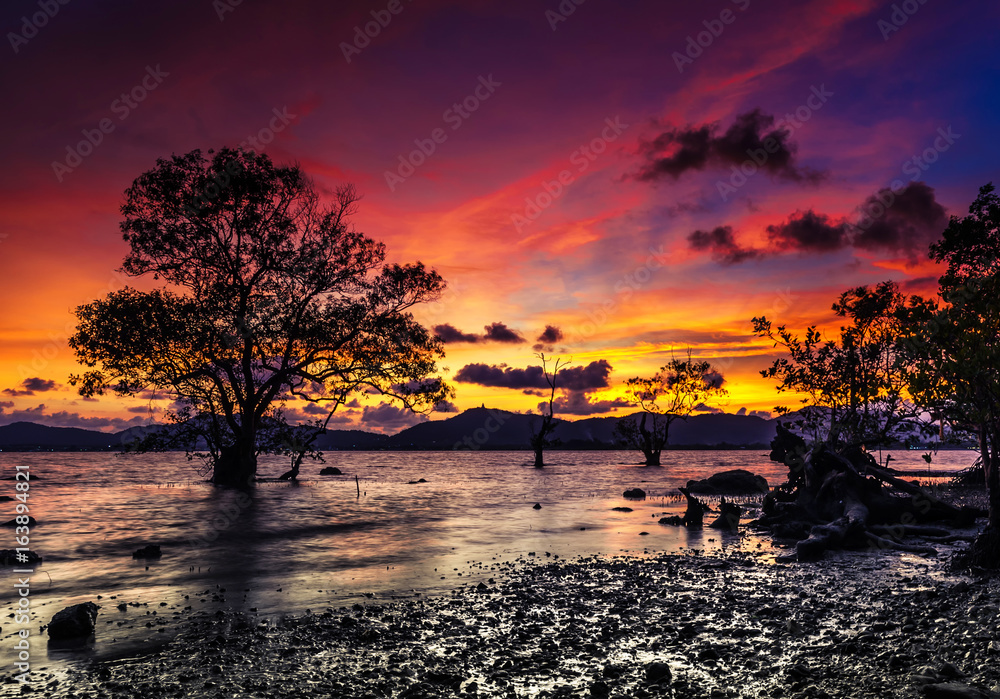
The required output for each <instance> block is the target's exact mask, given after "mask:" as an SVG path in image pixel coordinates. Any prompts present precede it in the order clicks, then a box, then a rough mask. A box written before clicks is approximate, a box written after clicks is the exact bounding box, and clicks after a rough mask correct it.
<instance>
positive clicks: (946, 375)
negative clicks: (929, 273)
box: [908, 184, 1000, 568]
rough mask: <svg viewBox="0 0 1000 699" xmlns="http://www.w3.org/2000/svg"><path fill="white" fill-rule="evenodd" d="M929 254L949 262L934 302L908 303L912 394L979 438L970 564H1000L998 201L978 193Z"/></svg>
mask: <svg viewBox="0 0 1000 699" xmlns="http://www.w3.org/2000/svg"><path fill="white" fill-rule="evenodd" d="M931 256H932V257H933V258H934V259H935V260H937V261H938V262H944V263H946V264H947V265H948V268H947V270H946V272H945V273H944V274H943V275H942V276H941V278H940V302H937V301H923V300H921V299H914V302H913V312H914V316H913V320H914V322H913V323H912V326H911V328H910V333H909V336H908V339H909V341H910V343H911V344H912V346H913V347H914V348H915V350H916V351H917V352H918V353H919V355H920V362H919V365H918V367H917V370H916V371H915V372H914V375H913V377H912V385H913V391H914V394H915V396H916V397H917V398H918V399H919V400H920V402H921V403H922V404H924V405H925V406H926V407H927V408H928V409H929V410H934V411H936V412H938V413H939V414H941V415H943V416H945V418H946V419H947V420H948V421H949V422H950V423H952V424H953V425H955V426H956V427H958V428H960V429H962V428H964V429H965V430H966V431H967V432H971V433H973V434H975V435H976V436H977V438H978V440H979V450H980V456H981V459H982V463H983V469H984V472H985V476H986V485H987V489H988V493H989V523H988V525H987V527H986V529H985V530H984V531H983V532H982V533H981V534H980V536H979V538H978V539H977V540H976V542H975V544H974V545H973V547H972V549H971V550H970V552H969V553H970V555H969V562H970V563H971V564H973V565H977V566H980V567H986V568H997V567H1000V197H998V196H997V194H996V192H995V191H994V188H993V185H992V184H987V185H985V186H984V187H982V188H981V189H980V191H979V196H978V197H977V198H976V200H975V201H974V202H973V203H972V205H971V206H970V207H969V214H968V215H967V216H965V217H962V218H958V217H955V216H953V217H952V218H951V221H950V223H949V224H948V227H947V229H946V230H945V231H944V234H943V236H942V238H941V240H940V241H939V242H937V243H935V244H934V245H932V246H931Z"/></svg>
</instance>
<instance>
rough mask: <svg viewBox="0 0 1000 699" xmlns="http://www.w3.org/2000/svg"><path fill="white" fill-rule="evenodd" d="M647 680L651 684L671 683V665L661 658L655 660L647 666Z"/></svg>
mask: <svg viewBox="0 0 1000 699" xmlns="http://www.w3.org/2000/svg"><path fill="white" fill-rule="evenodd" d="M646 682H648V683H650V684H660V683H663V684H666V683H669V682H670V666H669V665H667V664H666V663H664V662H660V661H659V660H654V661H653V662H651V663H650V664H649V665H647V666H646Z"/></svg>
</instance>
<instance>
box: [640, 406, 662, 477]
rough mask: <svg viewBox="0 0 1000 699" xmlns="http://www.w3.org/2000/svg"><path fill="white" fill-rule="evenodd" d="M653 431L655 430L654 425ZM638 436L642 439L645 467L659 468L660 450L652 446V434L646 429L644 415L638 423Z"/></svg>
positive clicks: (644, 414)
mask: <svg viewBox="0 0 1000 699" xmlns="http://www.w3.org/2000/svg"><path fill="white" fill-rule="evenodd" d="M653 429H654V430H655V429H656V428H655V423H654V428H653ZM639 435H640V436H641V438H642V454H643V456H645V457H646V465H647V466H659V465H660V451H661V450H660V449H657V448H656V447H655V446H654V444H653V437H654V434H653V433H652V432H650V431H649V430H647V429H646V413H643V414H642V419H641V420H640V421H639Z"/></svg>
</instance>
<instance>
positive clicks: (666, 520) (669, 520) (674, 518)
mask: <svg viewBox="0 0 1000 699" xmlns="http://www.w3.org/2000/svg"><path fill="white" fill-rule="evenodd" d="M659 523H660V524H669V525H670V526H674V527H679V526H681V525H682V524H684V518H683V517H681V516H680V515H670V516H669V517H660V522H659Z"/></svg>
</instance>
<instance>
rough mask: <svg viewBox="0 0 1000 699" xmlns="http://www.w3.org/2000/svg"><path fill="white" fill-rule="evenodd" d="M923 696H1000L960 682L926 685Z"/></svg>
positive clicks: (956, 698) (990, 698) (988, 698)
mask: <svg viewBox="0 0 1000 699" xmlns="http://www.w3.org/2000/svg"><path fill="white" fill-rule="evenodd" d="M923 696H924V697H926V699H998V697H1000V695H998V694H996V693H995V692H988V691H986V690H982V689H977V688H975V687H970V686H969V685H967V684H960V683H958V682H942V683H941V684H928V685H925V686H924V688H923Z"/></svg>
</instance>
